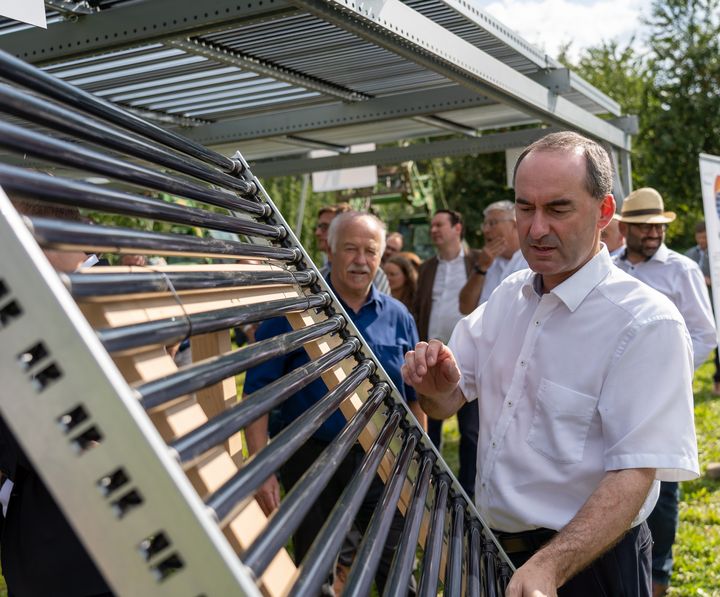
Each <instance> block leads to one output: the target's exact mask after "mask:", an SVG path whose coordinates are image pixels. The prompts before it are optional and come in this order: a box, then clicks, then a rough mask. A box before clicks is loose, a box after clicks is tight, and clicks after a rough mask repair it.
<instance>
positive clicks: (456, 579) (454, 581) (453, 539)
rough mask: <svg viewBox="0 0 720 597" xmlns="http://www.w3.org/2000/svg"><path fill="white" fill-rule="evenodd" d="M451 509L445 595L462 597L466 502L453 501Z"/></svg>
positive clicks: (461, 499) (460, 499)
mask: <svg viewBox="0 0 720 597" xmlns="http://www.w3.org/2000/svg"><path fill="white" fill-rule="evenodd" d="M450 509H451V511H452V527H451V529H450V545H449V549H448V554H449V555H448V563H447V567H446V569H445V592H444V593H443V594H444V595H447V596H448V597H460V595H462V572H463V559H464V550H463V546H464V538H465V500H464V499H463V498H460V497H458V498H455V499H453V502H452V506H451V508H450Z"/></svg>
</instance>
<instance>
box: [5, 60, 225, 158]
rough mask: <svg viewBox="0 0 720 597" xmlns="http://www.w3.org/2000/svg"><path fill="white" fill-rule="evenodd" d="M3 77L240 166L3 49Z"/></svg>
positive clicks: (188, 149)
mask: <svg viewBox="0 0 720 597" xmlns="http://www.w3.org/2000/svg"><path fill="white" fill-rule="evenodd" d="M0 76H2V77H4V78H5V79H8V80H10V81H15V82H16V83H19V84H21V85H24V86H25V87H27V88H29V89H33V90H35V91H38V92H40V93H43V94H45V95H47V96H49V97H53V98H55V99H57V100H60V101H61V102H63V103H66V104H68V105H70V106H74V107H76V108H78V109H79V110H82V111H85V112H89V113H91V114H95V115H96V116H100V117H101V118H104V119H106V120H108V121H110V122H114V123H116V124H119V125H120V126H123V127H125V128H127V129H130V130H132V131H134V132H136V133H138V134H140V135H142V136H144V137H149V138H150V139H154V140H155V141H159V142H160V143H163V144H164V145H168V146H169V147H174V148H175V149H177V150H179V151H182V152H183V153H186V154H188V155H191V156H193V157H195V158H197V159H200V160H203V161H205V162H209V163H211V164H215V165H216V166H218V167H219V168H222V169H223V170H225V171H227V172H233V171H234V170H236V168H237V167H238V164H237V162H234V161H233V160H231V159H230V158H227V157H225V156H223V155H220V154H219V153H216V152H214V151H211V150H209V149H207V148H206V147H203V146H202V145H201V144H200V143H196V142H194V141H191V140H189V139H186V138H185V137H182V136H180V135H177V134H175V133H173V132H171V131H168V130H166V129H163V128H161V127H159V126H157V125H154V124H151V123H149V122H147V121H145V120H143V119H142V118H140V117H139V116H135V115H134V114H131V113H129V112H126V111H125V110H123V109H122V108H120V107H118V106H116V105H115V104H112V103H110V102H108V101H106V100H102V99H100V98H97V97H95V96H94V95H91V94H90V93H88V92H87V91H83V90H82V89H80V88H79V87H74V86H72V85H70V84H69V83H65V82H64V81H62V80H60V79H57V78H55V77H53V76H52V75H49V74H47V73H45V72H43V71H42V70H40V69H38V68H36V67H34V66H31V65H29V64H27V63H25V62H23V61H22V60H20V59H18V58H15V57H14V56H12V55H11V54H8V53H7V52H3V51H0Z"/></svg>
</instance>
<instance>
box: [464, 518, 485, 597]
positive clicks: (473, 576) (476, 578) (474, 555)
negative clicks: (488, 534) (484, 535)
mask: <svg viewBox="0 0 720 597" xmlns="http://www.w3.org/2000/svg"><path fill="white" fill-rule="evenodd" d="M481 532H482V530H481V527H480V524H479V523H478V522H477V521H476V520H474V519H473V520H471V521H470V533H469V537H468V547H469V549H468V561H467V567H468V574H467V589H466V591H467V596H468V597H480V587H481V586H482V585H481V582H480V534H481Z"/></svg>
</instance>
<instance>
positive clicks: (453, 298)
mask: <svg viewBox="0 0 720 597" xmlns="http://www.w3.org/2000/svg"><path fill="white" fill-rule="evenodd" d="M466 282H467V270H466V269H465V251H464V250H463V248H462V247H460V253H459V255H458V256H457V257H455V259H448V260H445V259H440V257H438V266H437V270H436V271H435V280H434V281H433V289H432V309H431V310H430V319H429V321H428V338H437V339H438V340H442V341H443V342H445V343H447V341H448V340H449V339H450V335H451V334H452V331H453V329H454V328H455V324H456V323H457V322H458V321H460V319H462V317H463V314H462V313H460V291H461V290H462V288H463V286H465V283H466Z"/></svg>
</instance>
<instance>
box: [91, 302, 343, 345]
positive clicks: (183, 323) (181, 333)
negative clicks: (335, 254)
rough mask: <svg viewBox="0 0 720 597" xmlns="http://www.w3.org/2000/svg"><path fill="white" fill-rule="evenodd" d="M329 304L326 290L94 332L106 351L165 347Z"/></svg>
mask: <svg viewBox="0 0 720 597" xmlns="http://www.w3.org/2000/svg"><path fill="white" fill-rule="evenodd" d="M329 304H330V295H328V294H327V293H321V294H311V295H309V296H302V297H298V298H290V299H282V300H279V301H269V302H267V303H255V304H252V305H245V306H242V307H229V308H227V309H218V310H216V311H206V312H203V313H195V314H191V315H187V316H186V317H183V316H174V317H168V318H166V319H158V320H156V321H148V322H143V323H136V324H133V325H125V326H121V327H117V328H103V329H100V330H97V335H98V338H100V341H101V342H102V343H103V346H104V347H105V350H107V351H108V352H120V351H125V350H130V349H133V348H138V347H139V346H150V345H153V344H161V345H164V346H167V345H170V344H175V343H176V342H182V340H184V339H185V338H187V337H188V336H196V335H198V334H208V333H210V332H217V331H218V330H226V329H229V328H233V327H237V326H239V325H245V324H247V323H255V322H258V321H264V320H265V319H270V318H271V317H278V316H280V315H284V314H286V313H296V312H300V311H307V310H309V309H313V308H322V307H325V306H327V305H329Z"/></svg>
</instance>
